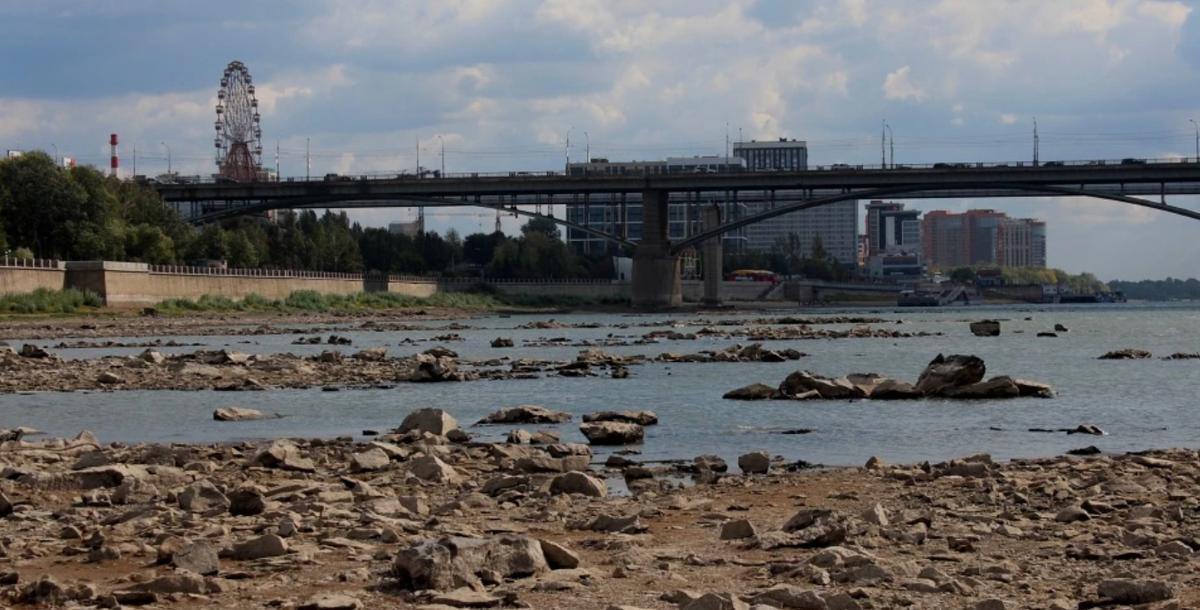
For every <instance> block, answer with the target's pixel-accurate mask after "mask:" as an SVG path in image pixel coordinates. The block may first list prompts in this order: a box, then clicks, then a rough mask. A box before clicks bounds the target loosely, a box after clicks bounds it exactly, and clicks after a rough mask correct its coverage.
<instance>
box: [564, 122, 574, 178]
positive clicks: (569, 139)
mask: <svg viewBox="0 0 1200 610" xmlns="http://www.w3.org/2000/svg"><path fill="white" fill-rule="evenodd" d="M573 129H575V126H574V125H572V126H571V129H568V130H567V166H566V167H565V168H564V171H563V173H564V174H569V173H571V131H572V130H573Z"/></svg>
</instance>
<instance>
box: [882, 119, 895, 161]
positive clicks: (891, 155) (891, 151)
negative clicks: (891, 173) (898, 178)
mask: <svg viewBox="0 0 1200 610" xmlns="http://www.w3.org/2000/svg"><path fill="white" fill-rule="evenodd" d="M883 126H884V127H887V132H888V157H889V159H888V165H890V166H891V167H892V169H896V138H895V136H894V135H893V134H892V126H891V125H888V124H887V123H884V124H883Z"/></svg>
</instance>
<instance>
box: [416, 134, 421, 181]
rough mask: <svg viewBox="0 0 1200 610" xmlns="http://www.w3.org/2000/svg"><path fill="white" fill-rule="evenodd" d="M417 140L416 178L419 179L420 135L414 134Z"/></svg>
mask: <svg viewBox="0 0 1200 610" xmlns="http://www.w3.org/2000/svg"><path fill="white" fill-rule="evenodd" d="M416 142H417V179H418V180H420V179H421V136H416Z"/></svg>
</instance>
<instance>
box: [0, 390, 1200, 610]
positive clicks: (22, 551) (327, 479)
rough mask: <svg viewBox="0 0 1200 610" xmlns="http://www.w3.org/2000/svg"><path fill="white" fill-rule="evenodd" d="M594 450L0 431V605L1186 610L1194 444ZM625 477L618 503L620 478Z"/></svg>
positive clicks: (427, 437) (1199, 536)
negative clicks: (666, 462)
mask: <svg viewBox="0 0 1200 610" xmlns="http://www.w3.org/2000/svg"><path fill="white" fill-rule="evenodd" d="M497 417H498V418H500V419H501V420H505V421H522V418H527V419H525V420H524V421H529V422H537V421H547V419H546V418H549V419H554V418H556V417H561V415H555V414H553V413H547V412H544V410H543V411H537V410H527V411H519V410H518V411H515V412H505V413H501V414H497ZM631 417H647V416H645V415H631ZM642 421H648V420H642ZM229 425H237V424H229ZM584 425H588V424H584ZM662 425H669V422H664V423H663V424H662ZM516 440H521V437H520V436H519V435H517V439H516ZM545 440H546V441H549V442H553V438H548V439H545ZM590 455H591V454H590V451H589V448H588V447H587V446H585V445H571V444H547V445H528V444H485V443H476V442H473V441H472V440H471V438H470V435H469V434H464V433H463V431H462V430H461V429H460V428H459V426H458V423H457V422H456V421H455V420H454V419H453V418H452V417H450V416H449V414H446V413H443V412H440V411H436V410H426V411H420V412H416V413H414V414H411V415H410V416H409V417H407V418H405V421H404V422H403V423H402V424H401V425H400V426H399V427H398V428H397V430H395V431H393V433H391V434H388V435H385V436H382V437H379V438H378V439H377V440H374V441H372V442H365V443H364V442H353V441H352V440H350V439H349V438H342V439H309V440H293V441H289V440H279V441H271V442H263V443H239V444H234V445H212V446H204V445H133V446H125V445H120V444H105V443H103V441H102V440H101V439H97V438H95V437H94V436H93V435H91V434H90V433H82V434H80V435H79V436H78V437H76V438H74V439H70V440H67V439H51V440H35V439H31V438H25V439H23V440H9V441H5V442H3V443H0V463H2V464H3V469H2V471H0V541H2V544H0V604H4V605H12V606H24V605H34V604H37V605H65V606H74V607H104V608H113V607H117V606H118V605H120V606H154V607H173V608H200V607H206V608H207V607H222V608H263V607H276V608H314V609H316V608H325V609H330V608H376V607H418V608H428V609H431V610H432V609H444V608H458V607H480V608H486V607H504V608H538V609H544V608H564V609H566V608H572V609H580V610H593V609H595V610H604V609H608V608H611V607H613V606H620V607H624V608H647V609H663V610H665V609H691V610H706V609H713V608H742V609H745V608H758V609H760V610H765V609H767V608H804V609H825V608H828V609H844V610H850V609H854V608H879V609H882V608H897V607H910V608H971V609H979V610H991V609H1001V608H1012V609H1016V608H1044V609H1056V610H1058V609H1062V610H1066V609H1074V608H1088V607H1130V606H1137V607H1146V608H1182V607H1194V605H1195V604H1197V603H1200V588H1198V583H1200V572H1198V571H1197V568H1196V560H1195V559H1194V556H1195V552H1196V550H1197V549H1200V543H1198V542H1197V541H1198V540H1200V518H1198V517H1197V516H1196V508H1197V506H1198V505H1200V500H1197V498H1200V483H1198V481H1200V467H1198V464H1200V459H1198V458H1200V456H1198V455H1197V454H1196V453H1195V452H1192V451H1187V450H1173V451H1158V452H1150V453H1143V454H1136V455H1110V456H1097V457H1090V458H1074V457H1063V458H1050V459H1038V460H1018V461H1014V462H1011V463H995V462H993V461H992V459H991V458H990V457H988V456H987V455H974V456H967V457H964V458H962V459H957V460H952V461H949V462H945V463H938V464H928V463H925V464H911V465H889V464H885V463H882V462H881V461H880V460H875V459H873V460H871V461H869V462H868V463H867V464H865V466H864V467H862V468H848V469H840V470H831V471H810V472H801V473H792V472H787V471H786V470H785V469H783V468H781V466H782V465H781V464H780V462H779V461H778V460H775V459H771V458H770V456H768V455H766V454H756V453H749V454H747V455H745V456H743V458H742V459H740V460H739V466H740V468H739V467H734V466H731V465H726V464H725V463H724V462H723V461H721V460H720V459H719V458H713V457H711V456H698V457H697V458H696V459H695V460H693V461H690V462H689V463H687V464H683V465H680V466H678V467H677V468H675V469H674V470H673V471H672V472H671V474H672V475H674V476H672V477H664V476H663V473H662V471H661V469H655V468H651V467H648V466H649V465H643V464H639V463H638V462H637V455H636V453H627V454H626V455H625V456H624V457H617V456H613V457H611V458H609V460H608V462H607V465H601V464H598V463H594V462H593V460H592V459H591V457H590ZM685 471H686V472H690V475H689V477H688V478H687V479H685V480H684V481H685V482H686V483H687V484H686V485H681V484H680V481H679V477H678V475H680V474H681V473H683V472H685ZM750 473H753V474H750ZM626 488H628V489H631V490H633V495H628V494H626V493H624V492H620V493H617V492H618V491H619V490H623V489H626Z"/></svg>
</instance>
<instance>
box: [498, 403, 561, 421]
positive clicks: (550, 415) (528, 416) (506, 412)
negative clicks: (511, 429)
mask: <svg viewBox="0 0 1200 610" xmlns="http://www.w3.org/2000/svg"><path fill="white" fill-rule="evenodd" d="M569 421H571V414H570V413H563V412H562V411H551V410H550V409H547V408H545V407H539V406H536V405H521V406H519V407H510V408H507V409H500V410H499V411H496V412H495V413H492V414H491V415H488V416H487V417H485V418H483V419H481V420H479V421H478V422H477V425H484V424H564V423H566V422H569Z"/></svg>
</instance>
